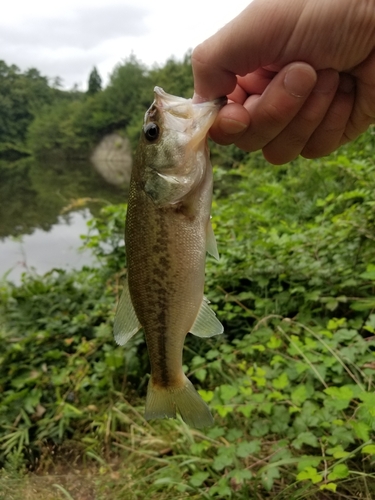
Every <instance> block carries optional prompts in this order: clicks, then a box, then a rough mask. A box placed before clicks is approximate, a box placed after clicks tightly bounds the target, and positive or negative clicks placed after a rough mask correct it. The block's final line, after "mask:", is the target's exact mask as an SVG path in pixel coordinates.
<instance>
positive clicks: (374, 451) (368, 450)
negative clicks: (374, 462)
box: [361, 444, 375, 455]
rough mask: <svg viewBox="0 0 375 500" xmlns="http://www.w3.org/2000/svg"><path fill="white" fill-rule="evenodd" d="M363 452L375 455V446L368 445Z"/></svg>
mask: <svg viewBox="0 0 375 500" xmlns="http://www.w3.org/2000/svg"><path fill="white" fill-rule="evenodd" d="M361 452H362V453H367V454H368V455H375V444H368V445H366V446H364V447H363V448H362V450H361Z"/></svg>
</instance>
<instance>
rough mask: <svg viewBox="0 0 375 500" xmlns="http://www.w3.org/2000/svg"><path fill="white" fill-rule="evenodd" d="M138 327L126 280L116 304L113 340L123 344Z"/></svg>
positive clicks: (139, 326)
mask: <svg viewBox="0 0 375 500" xmlns="http://www.w3.org/2000/svg"><path fill="white" fill-rule="evenodd" d="M140 329H141V325H140V324H139V321H138V318H137V315H136V314H135V311H134V307H133V304H132V301H131V298H130V292H129V286H128V280H126V281H125V283H124V288H123V290H122V294H121V297H120V300H119V303H118V305H117V310H116V317H115V322H114V325H113V335H114V337H115V341H116V342H117V343H118V344H119V345H125V344H126V343H127V342H128V340H130V339H131V338H132V337H133V335H135V334H136V333H137V332H138V331H139V330H140Z"/></svg>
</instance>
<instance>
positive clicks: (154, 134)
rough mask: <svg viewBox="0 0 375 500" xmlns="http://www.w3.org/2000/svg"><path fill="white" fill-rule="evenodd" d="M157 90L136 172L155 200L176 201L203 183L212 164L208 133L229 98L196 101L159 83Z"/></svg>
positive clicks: (148, 112)
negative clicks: (166, 89) (181, 95)
mask: <svg viewBox="0 0 375 500" xmlns="http://www.w3.org/2000/svg"><path fill="white" fill-rule="evenodd" d="M154 92H155V100H154V102H153V103H152V105H151V106H150V108H149V109H148V111H147V112H146V115H145V119H144V123H143V128H142V134H141V138H140V142H139V145H138V149H137V155H136V161H135V164H134V167H133V168H134V169H136V172H134V174H135V175H136V176H137V177H138V179H139V180H140V181H141V184H142V185H143V189H144V191H145V192H146V193H147V195H148V196H150V197H151V198H152V200H153V201H154V203H155V204H158V205H168V204H175V203H178V202H180V201H181V200H183V198H184V197H185V196H186V195H187V194H189V193H190V192H191V191H192V190H194V189H195V188H196V187H197V186H198V185H199V184H200V182H201V181H202V179H203V178H204V175H205V171H206V169H207V168H208V167H209V166H210V162H209V152H208V148H207V134H208V131H209V129H210V127H211V125H212V124H213V122H214V120H215V117H216V115H217V113H218V111H219V109H220V108H221V107H222V106H223V105H224V104H225V102H226V98H220V99H216V100H215V101H208V102H204V103H198V104H193V103H192V100H191V99H184V98H182V97H177V96H173V95H170V94H167V93H166V92H164V90H163V89H161V88H160V87H155V89H154Z"/></svg>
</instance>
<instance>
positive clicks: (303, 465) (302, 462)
mask: <svg viewBox="0 0 375 500" xmlns="http://www.w3.org/2000/svg"><path fill="white" fill-rule="evenodd" d="M321 461H322V457H313V456H311V455H303V456H302V457H300V459H299V461H298V464H297V470H298V471H302V470H304V469H307V468H308V467H318V465H319V464H320V462H321Z"/></svg>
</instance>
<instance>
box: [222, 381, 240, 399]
mask: <svg viewBox="0 0 375 500" xmlns="http://www.w3.org/2000/svg"><path fill="white" fill-rule="evenodd" d="M237 394H238V390H237V387H234V386H233V385H228V384H223V385H221V386H220V397H221V399H222V401H223V403H228V402H231V401H232V399H233V398H234V397H235V396H237Z"/></svg>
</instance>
